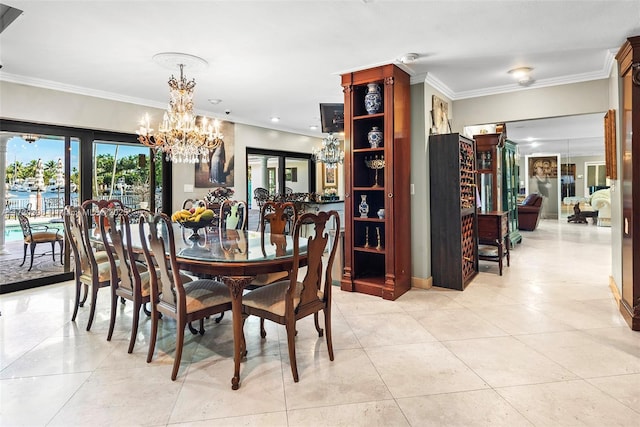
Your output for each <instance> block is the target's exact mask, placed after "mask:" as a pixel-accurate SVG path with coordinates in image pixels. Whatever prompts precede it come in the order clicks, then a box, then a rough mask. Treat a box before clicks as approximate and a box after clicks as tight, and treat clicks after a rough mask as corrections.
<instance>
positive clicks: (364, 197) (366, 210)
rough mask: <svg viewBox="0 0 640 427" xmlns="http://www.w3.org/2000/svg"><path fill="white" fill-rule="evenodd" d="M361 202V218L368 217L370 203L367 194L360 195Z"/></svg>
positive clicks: (359, 207)
mask: <svg viewBox="0 0 640 427" xmlns="http://www.w3.org/2000/svg"><path fill="white" fill-rule="evenodd" d="M360 199H361V200H360V204H359V205H358V212H360V218H366V217H367V216H368V215H369V204H368V203H367V195H366V194H361V195H360Z"/></svg>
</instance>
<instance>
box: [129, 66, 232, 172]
mask: <svg viewBox="0 0 640 427" xmlns="http://www.w3.org/2000/svg"><path fill="white" fill-rule="evenodd" d="M178 66H179V67H180V79H179V80H178V79H176V78H175V77H174V76H173V75H172V76H171V79H169V107H168V108H167V111H165V113H164V117H163V119H162V123H160V124H159V125H158V131H157V132H153V129H151V125H150V123H149V115H148V114H147V115H145V117H144V119H143V120H142V122H141V123H140V128H139V129H138V130H137V131H136V133H137V134H138V141H140V142H141V143H142V144H144V145H146V146H147V147H150V148H152V149H154V151H155V150H162V151H163V152H164V153H165V156H166V159H167V161H171V162H173V163H198V162H199V161H200V159H201V158H202V160H203V161H206V160H205V159H208V156H209V152H210V151H213V150H215V149H216V148H217V147H218V146H219V145H220V144H221V143H222V138H223V135H222V133H221V132H220V122H219V121H218V120H214V121H213V123H210V122H208V121H207V119H206V118H205V117H203V118H202V120H201V121H200V124H199V125H198V124H196V116H195V115H194V114H193V88H194V87H195V86H196V81H195V80H194V79H192V80H190V81H187V78H186V77H185V76H184V74H183V69H184V64H178Z"/></svg>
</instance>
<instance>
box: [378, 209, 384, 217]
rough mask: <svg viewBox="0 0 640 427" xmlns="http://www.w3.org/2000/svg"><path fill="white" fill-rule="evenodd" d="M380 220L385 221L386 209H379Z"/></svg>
mask: <svg viewBox="0 0 640 427" xmlns="http://www.w3.org/2000/svg"><path fill="white" fill-rule="evenodd" d="M378 218H380V219H384V209H383V208H382V209H378Z"/></svg>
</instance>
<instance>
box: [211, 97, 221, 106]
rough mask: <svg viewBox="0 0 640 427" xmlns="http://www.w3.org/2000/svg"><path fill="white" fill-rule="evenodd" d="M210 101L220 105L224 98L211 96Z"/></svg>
mask: <svg viewBox="0 0 640 427" xmlns="http://www.w3.org/2000/svg"><path fill="white" fill-rule="evenodd" d="M209 102H210V103H212V104H213V105H218V104H220V103H221V102H222V99H218V98H209Z"/></svg>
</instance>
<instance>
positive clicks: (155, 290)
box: [139, 213, 231, 380]
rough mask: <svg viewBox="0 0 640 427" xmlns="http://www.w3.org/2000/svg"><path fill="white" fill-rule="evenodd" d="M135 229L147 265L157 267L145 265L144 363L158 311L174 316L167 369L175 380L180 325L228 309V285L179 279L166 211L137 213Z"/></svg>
mask: <svg viewBox="0 0 640 427" xmlns="http://www.w3.org/2000/svg"><path fill="white" fill-rule="evenodd" d="M139 230H140V240H141V243H142V250H143V253H144V257H145V259H146V263H147V265H154V263H155V265H157V269H154V268H151V269H149V272H150V287H151V339H150V342H149V352H148V354H147V363H149V362H151V360H152V358H153V352H154V350H155V344H156V339H157V336H158V320H159V315H160V314H162V315H163V316H168V317H171V318H173V319H175V321H176V356H175V358H174V361H173V371H172V373H171V379H172V380H175V379H176V377H177V375H178V369H179V368H180V360H181V358H182V347H183V345H184V329H185V327H186V326H187V323H189V322H193V321H196V320H199V321H200V325H201V327H202V323H203V322H204V319H205V318H206V317H209V316H212V315H214V314H217V313H222V312H224V311H227V310H230V309H231V295H230V293H229V290H228V288H227V287H226V286H225V285H224V284H223V283H220V282H218V281H216V280H211V279H198V280H194V281H192V282H188V283H184V282H183V280H182V278H181V276H180V273H179V269H178V263H177V259H176V248H175V240H174V238H175V237H174V233H173V227H172V224H171V219H170V218H169V217H168V216H167V215H166V214H164V213H160V214H153V215H150V216H148V217H141V218H140V225H139ZM167 255H168V257H167ZM154 261H155V262H154ZM158 273H159V274H158ZM165 278H170V280H165Z"/></svg>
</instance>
